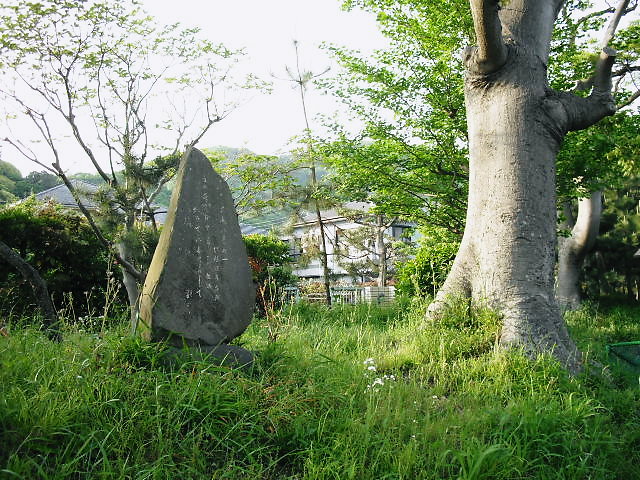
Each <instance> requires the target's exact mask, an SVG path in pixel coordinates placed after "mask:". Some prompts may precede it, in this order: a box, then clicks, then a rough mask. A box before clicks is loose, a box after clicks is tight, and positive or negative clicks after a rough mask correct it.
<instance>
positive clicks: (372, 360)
mask: <svg viewBox="0 0 640 480" xmlns="http://www.w3.org/2000/svg"><path fill="white" fill-rule="evenodd" d="M362 363H364V364H365V365H375V363H376V361H375V360H374V359H373V358H367V359H366V360H365V361H364V362H362Z"/></svg>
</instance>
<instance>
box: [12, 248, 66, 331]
mask: <svg viewBox="0 0 640 480" xmlns="http://www.w3.org/2000/svg"><path fill="white" fill-rule="evenodd" d="M0 258H2V259H3V260H4V261H5V262H7V263H8V264H9V265H11V266H12V267H13V268H15V269H16V270H18V271H19V272H20V274H21V275H22V277H23V278H24V279H25V280H26V281H27V282H29V284H30V285H31V288H32V289H33V296H34V298H35V300H36V303H37V304H38V306H39V307H40V310H41V311H42V316H43V326H44V328H45V331H46V334H47V336H48V337H49V338H50V339H51V340H56V341H59V340H60V333H59V331H58V329H57V324H58V314H57V313H56V309H55V308H54V306H53V302H52V301H51V296H50V295H49V289H48V288H47V283H46V282H45V281H44V279H43V278H42V277H41V276H40V274H39V273H38V271H37V270H36V269H35V268H33V267H32V266H31V265H30V264H29V263H28V262H27V261H26V260H24V259H23V258H22V257H21V256H20V255H18V254H17V253H16V252H14V251H13V249H12V248H11V247H10V246H9V245H7V244H6V243H4V242H2V241H0Z"/></svg>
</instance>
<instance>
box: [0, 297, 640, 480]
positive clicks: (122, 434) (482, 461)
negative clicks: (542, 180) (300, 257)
mask: <svg viewBox="0 0 640 480" xmlns="http://www.w3.org/2000/svg"><path fill="white" fill-rule="evenodd" d="M422 312H423V306H421V305H408V304H400V305H396V306H395V307H387V308H378V307H369V306H366V305H363V306H359V307H337V308H334V309H333V310H331V311H326V310H325V309H323V308H320V307H311V306H298V307H296V308H294V309H292V310H290V311H287V312H283V313H282V314H281V315H279V316H277V317H276V318H273V319H272V320H271V321H270V323H269V325H267V324H265V322H264V321H262V322H260V321H258V322H256V323H254V325H253V326H252V327H251V328H250V329H249V331H248V332H247V333H246V334H245V335H243V337H242V338H241V339H240V343H243V344H244V345H245V346H246V347H248V348H250V349H252V350H254V351H257V352H258V353H259V357H258V361H257V364H256V366H255V368H254V369H253V370H252V371H250V372H243V371H234V370H230V369H227V368H224V367H219V366H212V365H211V364H210V363H206V362H199V363H198V362H196V363H186V364H184V365H182V366H180V367H179V368H174V369H173V370H166V369H163V368H162V367H161V366H160V365H159V363H158V359H159V357H160V353H159V352H160V349H159V348H158V347H157V346H152V345H145V344H143V343H140V342H137V341H134V340H132V339H130V338H128V337H127V336H126V335H125V331H126V330H125V327H124V326H121V327H118V326H115V327H113V328H111V329H110V330H108V331H104V330H103V331H102V333H91V329H92V328H94V329H98V327H91V326H89V327H87V328H85V329H82V328H81V327H79V326H74V327H68V328H67V331H66V332H65V340H64V342H63V343H61V344H54V343H51V342H49V341H48V340H46V339H45V337H44V336H43V335H42V334H41V333H39V332H37V331H36V330H34V329H32V328H26V327H25V328H20V327H17V326H12V327H11V329H10V335H9V336H7V337H0V478H2V479H5V478H6V479H13V478H23V479H40V478H41V479H45V478H46V479H63V478H74V479H76V478H77V479H80V478H91V479H93V478H96V479H120V478H132V479H133V478H135V479H143V478H144V479H146V478H149V479H205V478H206V479H234V480H235V479H337V480H343V479H345V480H346V479H372V480H374V479H375V480H381V479H485V478H492V479H493V478H496V479H525V478H526V479H607V480H609V479H625V480H626V479H635V478H640V408H639V406H640V387H639V384H638V380H639V378H638V373H637V372H632V371H629V370H625V369H624V368H621V367H620V366H619V365H616V364H615V363H613V364H612V365H610V366H607V367H606V371H607V374H606V375H602V374H601V369H598V368H592V369H591V370H590V371H588V372H586V373H585V374H583V375H582V376H580V377H578V378H573V379H571V378H568V377H567V376H566V375H565V373H564V372H563V371H562V369H561V368H559V367H558V365H556V364H555V363H554V361H553V360H551V359H550V358H540V359H538V360H537V361H533V362H532V361H529V360H527V359H525V358H523V357H522V356H521V355H519V354H518V353H517V352H511V353H508V354H506V353H502V352H498V351H496V349H495V340H496V332H497V330H498V321H497V319H496V318H495V317H494V316H493V315H492V314H490V313H488V312H480V313H477V314H475V315H468V314H466V312H464V311H460V312H453V313H452V315H451V317H450V318H449V319H447V320H446V321H443V322H441V323H439V324H437V325H424V324H423V323H422V322H421V318H422ZM568 320H569V322H570V325H571V328H572V332H573V335H574V337H575V338H577V340H578V342H579V344H580V347H581V348H582V349H583V350H584V351H586V352H588V354H589V355H590V357H591V358H593V359H595V360H599V361H600V362H603V363H605V364H608V363H610V360H609V359H607V358H606V356H605V353H604V345H605V344H606V343H608V342H612V341H625V340H635V339H640V309H638V308H632V307H614V308H610V307H608V308H607V309H604V310H598V309H597V308H595V307H590V308H586V309H584V310H582V311H580V312H578V313H575V314H572V315H571V316H570V317H569V318H568ZM273 337H276V341H275V342H270V341H269V338H273Z"/></svg>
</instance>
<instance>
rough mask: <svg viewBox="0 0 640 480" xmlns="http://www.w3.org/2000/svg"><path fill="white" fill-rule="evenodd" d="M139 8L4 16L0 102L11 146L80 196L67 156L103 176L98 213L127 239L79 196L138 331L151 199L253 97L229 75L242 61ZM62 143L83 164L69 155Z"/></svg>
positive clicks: (55, 3)
mask: <svg viewBox="0 0 640 480" xmlns="http://www.w3.org/2000/svg"><path fill="white" fill-rule="evenodd" d="M139 5H140V4H139V2H137V1H136V0H116V1H111V2H105V1H101V0H87V1H82V2H69V1H66V0H44V1H40V2H20V1H10V2H5V3H4V4H3V5H2V6H1V7H0V19H1V20H2V21H1V22H0V49H1V50H2V59H1V63H0V66H1V67H2V70H1V73H2V77H1V78H0V94H1V95H2V98H3V100H4V102H5V104H6V105H7V107H8V108H9V109H10V110H11V111H12V112H11V113H12V114H13V117H14V118H15V122H19V123H18V124H17V127H18V128H15V129H13V130H10V131H9V132H8V133H7V135H6V136H5V138H4V140H5V141H6V142H7V143H9V144H10V145H12V146H13V147H14V148H15V149H16V150H17V151H18V152H20V153H21V154H22V155H24V156H25V157H26V158H28V159H29V160H31V161H33V162H34V163H36V164H38V165H40V166H41V167H42V168H44V169H45V170H46V171H48V172H51V173H53V174H55V175H57V176H58V177H59V178H60V179H61V180H62V181H63V182H64V184H65V185H66V186H67V187H68V188H69V190H71V191H72V192H74V187H73V185H72V183H71V182H70V181H69V178H68V177H67V174H66V171H65V168H66V167H65V160H66V159H67V158H68V157H69V156H72V155H73V156H78V155H81V156H83V157H84V159H85V160H87V161H88V162H89V163H90V164H91V165H92V166H93V168H94V169H95V171H96V172H97V173H98V174H99V175H100V177H101V178H102V180H103V181H104V184H105V187H104V192H103V195H102V202H101V205H102V206H103V207H105V208H104V209H103V211H104V212H106V214H107V215H108V217H109V218H110V220H111V222H110V223H111V224H112V225H114V224H115V223H116V222H115V220H116V219H117V224H118V231H117V233H118V235H113V236H112V235H109V234H108V233H107V231H105V230H103V229H102V228H101V226H100V225H99V222H98V221H97V220H96V219H95V218H94V213H93V212H91V211H89V210H88V209H87V208H86V207H85V206H84V205H83V203H82V201H81V200H80V198H79V197H78V196H77V195H75V193H74V195H75V196H76V201H77V202H78V205H79V207H80V209H81V211H82V213H83V214H84V215H85V217H86V218H87V220H88V222H89V225H90V226H91V228H92V229H93V231H94V233H95V235H96V236H97V237H98V238H99V240H100V242H101V243H102V244H103V245H104V247H106V248H108V249H109V250H110V251H111V252H112V254H113V255H114V256H115V257H116V258H117V260H118V264H119V265H120V266H121V268H122V274H123V281H124V284H125V287H126V289H127V293H128V297H129V304H130V306H131V316H132V322H135V318H136V309H137V298H138V288H139V286H140V284H141V283H142V282H143V281H144V278H145V272H146V268H147V265H145V264H141V263H137V262H136V261H135V258H134V256H135V255H134V254H133V252H132V248H131V245H130V242H128V241H127V239H128V238H130V237H131V235H132V234H134V233H135V232H134V231H135V226H136V224H137V222H139V221H140V220H142V221H147V220H148V221H150V222H151V224H152V225H155V223H154V221H153V214H154V212H153V210H154V209H153V202H154V199H155V197H156V195H157V194H158V193H159V192H160V191H161V188H162V186H163V185H164V183H166V182H167V181H168V180H169V179H170V178H171V177H172V175H173V174H174V173H175V171H176V166H177V163H178V160H179V158H180V154H181V152H183V151H185V150H188V149H189V148H190V147H191V146H193V145H195V144H196V143H197V142H198V141H199V140H200V139H201V138H202V136H203V135H204V134H205V133H206V132H207V131H208V130H209V129H210V128H211V126H212V125H214V124H216V123H217V122H220V121H221V120H223V119H224V118H225V117H226V116H227V115H228V114H229V112H230V111H231V110H233V108H234V107H235V105H236V101H235V100H234V98H235V92H237V91H238V90H239V89H241V88H245V87H254V86H256V82H254V79H253V78H252V77H249V78H247V79H246V80H242V82H238V81H236V80H235V79H234V76H233V75H232V73H231V71H232V69H233V68H234V66H235V65H236V63H237V62H238V59H239V57H240V56H241V53H242V52H240V51H231V50H229V49H227V48H225V47H224V46H223V45H218V44H214V43H212V42H211V41H208V40H206V39H203V38H202V37H201V36H200V35H199V33H198V30H197V29H183V28H181V27H180V26H179V25H178V24H174V25H170V26H161V25H157V24H156V23H155V22H154V21H153V20H152V19H151V18H150V17H149V16H147V15H146V14H145V13H144V12H143V11H141V10H140V8H139ZM29 127H30V128H29ZM65 135H67V136H69V135H70V136H71V138H72V139H73V140H74V142H75V147H76V149H77V148H79V151H80V154H78V152H77V150H76V151H73V150H69V149H68V148H67V146H68V142H67V141H66V140H64V136H65ZM32 140H40V141H41V142H42V143H43V144H44V146H45V147H46V150H37V149H36V148H35V147H34V146H33V144H31V143H30V141H32ZM118 171H121V172H122V174H121V176H120V175H117V174H116V172H118Z"/></svg>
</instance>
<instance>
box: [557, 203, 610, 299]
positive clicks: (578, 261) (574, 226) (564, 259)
mask: <svg viewBox="0 0 640 480" xmlns="http://www.w3.org/2000/svg"><path fill="white" fill-rule="evenodd" d="M601 217H602V192H601V191H597V192H593V193H591V195H590V196H589V197H587V198H581V199H580V200H579V201H578V217H577V218H576V219H575V221H573V222H571V220H572V219H571V218H570V217H569V218H568V219H567V220H568V221H569V222H568V226H569V227H570V228H571V236H570V237H568V238H561V239H560V242H559V243H560V245H559V248H558V277H557V286H556V295H557V298H558V303H559V304H560V308H561V309H562V310H575V309H576V308H578V307H579V306H580V304H581V302H582V295H581V291H580V275H581V273H582V265H583V263H584V260H585V258H586V256H587V254H588V253H589V252H590V251H591V249H592V248H593V245H594V243H595V241H596V239H597V238H598V231H599V230H600V218H601Z"/></svg>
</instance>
